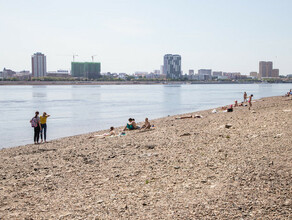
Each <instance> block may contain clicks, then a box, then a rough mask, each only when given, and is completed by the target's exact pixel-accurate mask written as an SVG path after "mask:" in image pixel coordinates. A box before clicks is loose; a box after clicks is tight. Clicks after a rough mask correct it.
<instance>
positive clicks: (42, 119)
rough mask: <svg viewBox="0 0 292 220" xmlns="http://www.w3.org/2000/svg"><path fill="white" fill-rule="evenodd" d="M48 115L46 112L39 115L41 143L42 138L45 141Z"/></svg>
mask: <svg viewBox="0 0 292 220" xmlns="http://www.w3.org/2000/svg"><path fill="white" fill-rule="evenodd" d="M48 117H50V115H48V114H47V113H46V112H44V113H43V116H41V117H40V122H41V127H42V129H41V139H42V141H41V143H43V140H45V142H47V118H48ZM43 133H44V139H43Z"/></svg>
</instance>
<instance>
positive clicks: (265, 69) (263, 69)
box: [259, 61, 273, 77]
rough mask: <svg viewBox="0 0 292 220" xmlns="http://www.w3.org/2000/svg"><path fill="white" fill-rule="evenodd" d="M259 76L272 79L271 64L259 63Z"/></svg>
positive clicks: (268, 62)
mask: <svg viewBox="0 0 292 220" xmlns="http://www.w3.org/2000/svg"><path fill="white" fill-rule="evenodd" d="M259 76H260V77H272V76H273V62H271V61H267V62H266V61H260V65H259Z"/></svg>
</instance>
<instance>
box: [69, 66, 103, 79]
mask: <svg viewBox="0 0 292 220" xmlns="http://www.w3.org/2000/svg"><path fill="white" fill-rule="evenodd" d="M71 75H72V76H73V77H82V78H87V79H97V78H99V77H100V76H101V75H100V63H96V62H71Z"/></svg>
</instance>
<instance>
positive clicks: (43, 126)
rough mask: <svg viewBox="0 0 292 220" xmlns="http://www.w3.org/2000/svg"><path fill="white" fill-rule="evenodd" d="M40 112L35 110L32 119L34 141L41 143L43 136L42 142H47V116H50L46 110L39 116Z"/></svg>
mask: <svg viewBox="0 0 292 220" xmlns="http://www.w3.org/2000/svg"><path fill="white" fill-rule="evenodd" d="M39 114H40V113H39V112H38V111H36V112H35V116H34V117H33V118H32V119H31V120H30V124H31V127H33V128H34V138H33V140H34V143H35V144H39V139H40V136H41V143H43V141H44V142H47V118H48V117H50V115H48V114H47V113H46V112H44V113H43V115H42V116H40V117H39Z"/></svg>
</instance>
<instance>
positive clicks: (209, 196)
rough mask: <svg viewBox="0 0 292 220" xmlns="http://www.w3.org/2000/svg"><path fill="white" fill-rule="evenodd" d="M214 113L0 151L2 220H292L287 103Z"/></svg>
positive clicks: (279, 100)
mask: <svg viewBox="0 0 292 220" xmlns="http://www.w3.org/2000/svg"><path fill="white" fill-rule="evenodd" d="M212 110H213V109H209V110H205V111H200V112H194V113H189V114H186V115H193V116H194V115H201V116H202V118H186V119H176V118H177V117H181V116H185V115H175V116H169V117H165V118H160V119H156V120H151V118H150V123H151V124H154V125H155V126H154V127H153V128H151V129H150V130H134V131H126V135H123V136H113V137H104V138H100V137H95V136H94V135H99V134H103V133H104V132H105V131H97V132H94V133H90V134H84V135H78V136H72V137H66V138H62V139H57V140H52V141H49V142H48V143H46V144H39V145H33V144H31V145H25V146H19V147H14V148H7V149H1V150H0V219H291V218H292V214H291V213H292V99H291V97H270V98H262V99H258V100H255V102H253V106H252V108H251V110H249V109H248V107H236V108H234V111H233V112H223V111H222V110H221V107H218V108H217V113H212ZM145 117H147V115H146V116H145ZM126 120H127V119H125V123H126ZM138 124H139V125H141V124H142V123H138ZM116 130H118V131H119V132H121V131H122V128H121V127H120V128H116Z"/></svg>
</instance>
